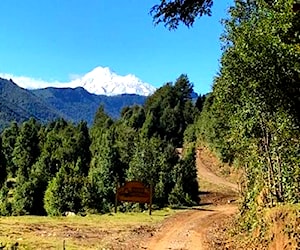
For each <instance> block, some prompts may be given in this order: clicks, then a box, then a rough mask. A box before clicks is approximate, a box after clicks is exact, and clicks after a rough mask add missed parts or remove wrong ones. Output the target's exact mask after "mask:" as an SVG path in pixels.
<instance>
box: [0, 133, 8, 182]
mask: <svg viewBox="0 0 300 250" xmlns="http://www.w3.org/2000/svg"><path fill="white" fill-rule="evenodd" d="M2 151H3V149H2V138H1V136H0V188H1V187H2V185H3V183H4V182H5V180H6V176H7V171H6V159H5V157H4V154H3V152H2Z"/></svg>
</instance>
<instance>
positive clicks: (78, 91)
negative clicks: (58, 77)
mask: <svg viewBox="0 0 300 250" xmlns="http://www.w3.org/2000/svg"><path fill="white" fill-rule="evenodd" d="M31 91H32V93H34V94H35V95H37V96H39V97H41V98H42V99H43V100H44V101H45V102H46V103H47V104H48V105H49V106H51V107H53V108H55V109H57V110H59V111H60V112H61V113H63V114H66V115H67V116H68V117H70V118H71V119H72V120H73V121H75V122H78V121H80V120H85V121H87V122H88V124H92V122H93V119H94V115H95V113H96V111H97V109H98V108H99V106H100V105H103V106H104V109H105V111H106V112H107V113H108V114H109V115H110V116H111V117H113V118H117V117H118V116H119V115H120V111H121V110H122V108H123V107H125V106H131V105H134V104H137V105H142V104H143V103H144V102H145V100H146V97H145V96H139V95H135V94H122V95H116V96H105V95H95V94H91V93H89V92H87V91H86V90H85V89H84V88H82V87H78V88H75V89H72V88H52V87H49V88H46V89H38V90H31Z"/></svg>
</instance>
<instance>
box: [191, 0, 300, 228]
mask: <svg viewBox="0 0 300 250" xmlns="http://www.w3.org/2000/svg"><path fill="white" fill-rule="evenodd" d="M229 14H230V17H229V18H228V19H227V20H224V21H223V23H224V25H225V33H224V35H223V37H222V41H223V55H222V58H221V68H220V73H219V75H218V76H217V77H216V78H215V82H214V85H213V91H212V93H210V94H209V95H208V96H207V99H206V101H205V104H204V108H203V111H202V113H201V115H200V117H199V119H198V121H197V125H196V129H197V138H198V142H199V143H203V142H205V143H206V144H207V145H208V146H209V147H210V148H211V149H212V150H214V151H215V152H216V153H217V154H218V155H219V157H220V159H222V160H223V161H224V162H229V163H231V164H233V165H235V166H237V167H242V168H243V173H244V178H243V190H242V192H243V193H242V194H243V202H242V204H241V214H242V220H241V221H243V224H244V226H245V227H246V229H247V230H250V231H251V230H253V228H254V227H255V226H257V222H258V221H259V219H260V218H261V216H262V214H261V212H262V211H263V209H264V208H271V207H274V206H278V205H279V204H294V203H299V202H300V167H299V166H300V154H299V152H300V143H299V139H300V129H299V125H300V113H299V111H300V36H299V33H300V13H299V11H298V12H295V11H293V1H292V0H280V1H264V0H257V1H247V0H238V1H235V6H234V7H232V8H231V9H230V11H229Z"/></svg>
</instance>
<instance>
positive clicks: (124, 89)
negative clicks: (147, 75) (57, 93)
mask: <svg viewBox="0 0 300 250" xmlns="http://www.w3.org/2000/svg"><path fill="white" fill-rule="evenodd" d="M70 86H71V87H72V88H75V87H83V88H84V89H86V90H87V91H88V92H90V93H93V94H97V95H119V94H125V93H126V94H137V95H144V96H148V95H151V94H152V93H153V92H154V91H155V88H154V87H153V86H151V85H150V84H147V83H144V82H142V81H141V80H140V79H139V78H137V77H136V76H134V75H132V74H129V75H126V76H120V75H117V74H116V73H115V72H113V71H111V70H110V68H108V67H97V68H95V69H93V70H92V71H90V72H88V73H87V74H86V75H84V76H83V77H80V78H78V79H76V80H73V81H72V82H71V83H70Z"/></svg>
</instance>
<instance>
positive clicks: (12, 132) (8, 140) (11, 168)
mask: <svg viewBox="0 0 300 250" xmlns="http://www.w3.org/2000/svg"><path fill="white" fill-rule="evenodd" d="M18 135H19V127H18V124H17V123H16V122H12V123H11V124H10V126H9V127H8V128H6V129H4V131H3V132H2V135H1V136H2V148H3V156H4V157H5V159H6V163H7V173H8V175H10V176H12V177H15V175H16V171H17V167H16V165H15V164H14V163H13V160H12V159H13V157H12V154H13V151H14V148H15V144H16V140H17V137H18Z"/></svg>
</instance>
